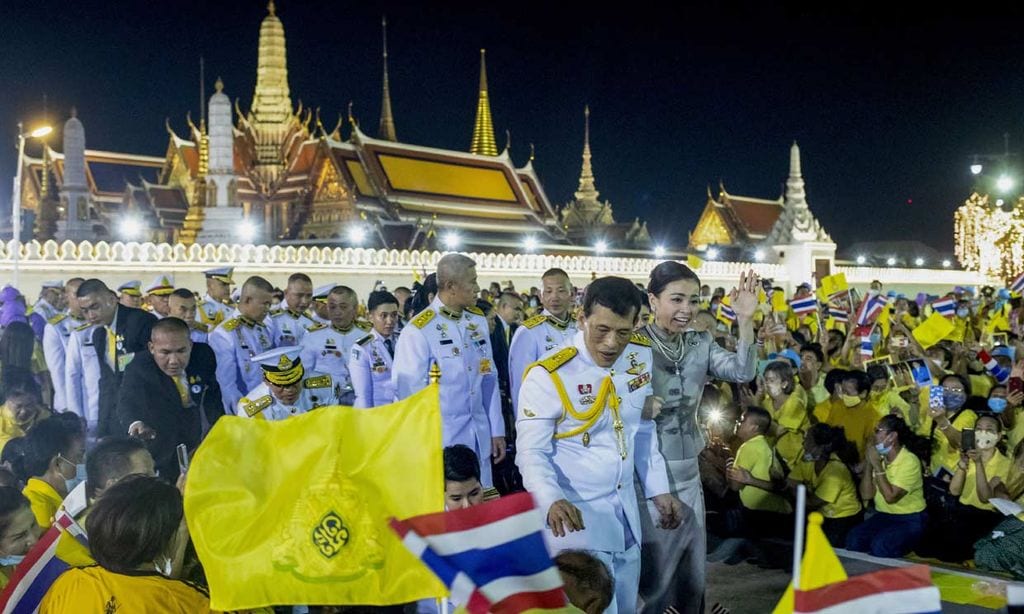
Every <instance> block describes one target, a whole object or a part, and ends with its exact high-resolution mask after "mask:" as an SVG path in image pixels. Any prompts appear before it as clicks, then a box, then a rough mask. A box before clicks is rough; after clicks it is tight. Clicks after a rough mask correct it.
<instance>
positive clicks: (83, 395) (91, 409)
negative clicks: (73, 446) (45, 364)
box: [64, 322, 100, 441]
mask: <svg viewBox="0 0 1024 614" xmlns="http://www.w3.org/2000/svg"><path fill="white" fill-rule="evenodd" d="M95 328H96V327H95V326H93V325H91V324H89V323H88V322H85V323H83V324H81V325H79V326H78V327H77V328H75V329H74V330H72V331H71V335H70V336H69V337H68V347H67V349H66V350H65V354H64V394H65V400H66V401H67V410H68V411H69V412H72V413H74V414H76V415H78V416H79V417H81V418H83V419H85V428H86V434H87V435H88V438H89V440H90V441H93V440H95V438H96V432H97V429H98V427H99V418H100V362H99V359H98V357H97V355H96V348H95V347H94V346H93V342H92V338H93V330H94V329H95Z"/></svg>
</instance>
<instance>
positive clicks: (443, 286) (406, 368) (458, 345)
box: [392, 254, 506, 487]
mask: <svg viewBox="0 0 1024 614" xmlns="http://www.w3.org/2000/svg"><path fill="white" fill-rule="evenodd" d="M479 289H480V287H479V286H478V285H477V281H476V263H475V262H473V260H472V259H471V258H468V257H466V256H463V255H461V254H447V255H445V256H443V257H442V258H441V260H440V261H438V263H437V296H435V297H434V300H433V301H432V302H431V303H430V306H429V307H428V308H426V309H424V310H423V311H421V312H420V313H419V314H417V315H415V316H413V318H412V320H410V322H409V324H408V325H406V327H405V328H404V329H402V334H401V336H399V338H398V347H397V348H396V349H395V362H394V365H393V367H392V378H393V380H394V383H395V398H396V399H404V398H406V397H409V396H410V395H412V394H414V393H415V392H417V391H419V390H421V389H422V388H424V387H426V386H427V383H428V381H429V377H430V368H431V366H433V365H435V364H436V365H437V366H438V367H439V368H440V370H441V380H440V394H441V419H442V435H443V439H444V445H445V446H451V445H455V444H457V443H461V444H464V445H466V446H469V447H470V448H472V449H473V450H474V451H475V452H476V454H477V457H479V459H480V476H481V481H482V482H483V485H484V486H487V487H490V486H492V485H493V479H492V477H491V462H492V461H493V462H496V463H497V462H501V460H502V459H503V458H505V447H506V443H505V425H504V422H503V420H502V417H501V400H500V397H499V393H498V370H497V369H496V368H495V367H494V357H493V355H492V353H491V341H490V335H489V334H488V328H487V319H486V318H485V317H484V316H483V314H482V313H480V311H479V310H478V309H477V308H476V307H475V306H474V305H475V304H476V294H477V292H478V291H479Z"/></svg>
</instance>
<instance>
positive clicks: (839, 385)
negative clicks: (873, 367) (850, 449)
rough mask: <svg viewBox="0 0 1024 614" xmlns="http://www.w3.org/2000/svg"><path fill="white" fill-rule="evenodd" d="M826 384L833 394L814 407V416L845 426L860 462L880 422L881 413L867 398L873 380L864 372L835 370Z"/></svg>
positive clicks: (825, 421)
mask: <svg viewBox="0 0 1024 614" xmlns="http://www.w3.org/2000/svg"><path fill="white" fill-rule="evenodd" d="M825 387H826V388H827V389H828V390H829V391H831V392H832V396H831V397H830V398H829V399H828V400H827V401H825V402H824V403H819V404H818V405H817V406H816V407H815V408H814V418H815V419H816V420H817V421H818V422H824V423H825V424H828V425H830V426H839V427H842V428H843V431H844V432H845V433H846V440H847V441H849V442H850V443H851V444H852V445H853V446H855V447H856V449H857V457H858V461H859V460H860V459H862V458H863V457H864V446H865V442H867V441H868V440H869V439H871V436H872V429H874V427H875V423H876V422H878V415H877V413H876V412H875V409H874V407H873V406H872V405H871V404H870V403H869V402H868V400H867V398H868V392H869V391H870V389H871V383H870V380H868V376H867V374H866V373H864V372H863V371H856V370H850V371H847V370H844V369H832V370H831V371H829V372H828V375H826V376H825Z"/></svg>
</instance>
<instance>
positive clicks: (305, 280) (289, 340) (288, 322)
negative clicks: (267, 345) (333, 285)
mask: <svg viewBox="0 0 1024 614" xmlns="http://www.w3.org/2000/svg"><path fill="white" fill-rule="evenodd" d="M312 302H313V282H312V281H311V280H310V279H309V275H306V274H305V273H295V274H293V275H292V276H291V277H289V278H288V285H287V286H285V290H284V300H283V301H282V302H281V308H280V309H277V310H274V311H271V312H270V317H271V318H272V319H273V320H274V328H275V329H277V338H276V339H274V345H276V346H279V347H285V346H292V345H302V337H303V336H304V335H305V334H306V329H307V328H309V327H310V326H313V325H314V324H316V322H314V321H313V319H312V318H311V317H310V315H309V311H308V310H309V305H310V303H312Z"/></svg>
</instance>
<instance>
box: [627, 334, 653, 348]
mask: <svg viewBox="0 0 1024 614" xmlns="http://www.w3.org/2000/svg"><path fill="white" fill-rule="evenodd" d="M629 342H630V343H635V344H636V345H642V346H644V347H648V348H649V347H651V340H650V339H648V338H647V337H646V336H645V335H641V334H640V333H633V336H632V337H630V338H629Z"/></svg>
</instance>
